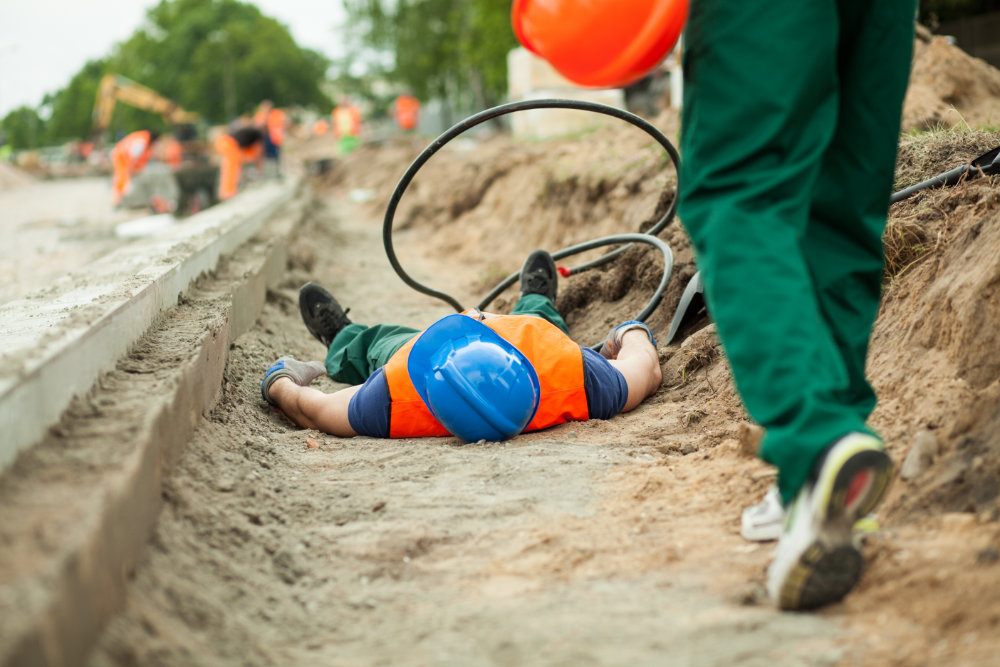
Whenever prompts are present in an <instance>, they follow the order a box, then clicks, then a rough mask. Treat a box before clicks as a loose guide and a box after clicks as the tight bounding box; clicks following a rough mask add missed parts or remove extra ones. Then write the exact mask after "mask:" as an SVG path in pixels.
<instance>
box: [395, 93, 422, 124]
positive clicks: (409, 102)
mask: <svg viewBox="0 0 1000 667" xmlns="http://www.w3.org/2000/svg"><path fill="white" fill-rule="evenodd" d="M392 115H393V117H394V118H395V119H396V125H398V126H399V129H401V130H402V131H403V132H411V131H412V130H414V129H416V127H417V123H418V122H419V120H420V100H418V99H417V98H416V97H414V96H413V95H410V94H409V93H403V94H402V95H400V96H399V97H397V98H396V100H395V101H394V102H393V103H392Z"/></svg>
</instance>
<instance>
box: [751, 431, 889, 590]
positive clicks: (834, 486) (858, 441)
mask: <svg viewBox="0 0 1000 667" xmlns="http://www.w3.org/2000/svg"><path fill="white" fill-rule="evenodd" d="M892 472H893V465H892V461H891V460H890V459H889V455H888V454H886V453H885V446H884V445H883V444H882V441H881V440H879V439H878V438H876V437H874V436H871V435H868V434H866V433H851V434H848V435H846V436H844V437H843V438H841V439H840V440H838V441H837V442H836V443H834V444H833V446H832V447H830V449H829V450H828V451H827V452H826V453H825V454H824V456H823V459H822V465H821V466H820V468H819V471H818V472H817V474H816V475H815V479H811V480H810V481H808V482H806V484H805V486H803V487H802V490H801V491H799V493H798V495H797V496H796V497H795V499H794V500H793V501H792V502H791V504H789V506H788V508H787V510H786V515H785V526H784V531H783V532H782V534H781V539H780V540H779V542H778V547H777V549H776V550H775V554H774V560H773V561H772V562H771V565H770V567H768V569H767V590H768V593H770V595H771V598H772V599H774V600H775V601H776V602H777V604H778V606H779V607H781V608H782V609H814V608H816V607H821V606H823V605H825V604H829V603H831V602H836V601H838V600H840V599H841V598H843V597H844V596H845V595H847V593H848V592H850V590H851V589H852V588H854V586H855V584H857V583H858V581H859V580H860V579H861V572H862V570H863V569H864V559H863V558H862V556H861V552H860V551H859V550H858V548H857V546H855V544H854V540H853V537H852V528H853V526H854V524H855V522H856V521H857V520H858V519H859V518H861V517H864V516H865V515H866V514H868V513H869V512H870V511H871V510H873V509H874V508H875V506H876V505H878V503H879V502H880V501H881V500H882V498H883V497H884V496H885V492H886V491H887V490H888V488H889V483H890V482H891V481H892Z"/></svg>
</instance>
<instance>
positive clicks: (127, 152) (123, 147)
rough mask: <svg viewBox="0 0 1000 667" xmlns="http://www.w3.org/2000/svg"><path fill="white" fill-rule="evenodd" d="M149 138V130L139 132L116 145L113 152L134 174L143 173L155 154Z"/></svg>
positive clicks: (127, 136)
mask: <svg viewBox="0 0 1000 667" xmlns="http://www.w3.org/2000/svg"><path fill="white" fill-rule="evenodd" d="M149 137H150V134H149V130H137V131H135V132H133V133H132V134H129V135H126V136H125V138H124V139H122V140H121V141H119V142H118V143H117V144H115V147H114V150H113V152H114V153H115V154H117V155H119V156H121V158H120V159H121V160H122V162H123V163H124V164H126V165H127V168H128V169H129V171H131V172H132V173H138V172H140V171H142V170H143V168H144V167H145V166H146V163H147V162H149V158H150V156H151V155H152V154H153V147H152V146H151V145H150V142H149ZM140 147H141V148H140ZM140 151H141V152H140ZM136 153H138V155H136Z"/></svg>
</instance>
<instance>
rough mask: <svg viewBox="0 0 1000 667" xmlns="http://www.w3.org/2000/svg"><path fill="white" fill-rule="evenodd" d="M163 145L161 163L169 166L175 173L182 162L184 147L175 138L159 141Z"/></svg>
mask: <svg viewBox="0 0 1000 667" xmlns="http://www.w3.org/2000/svg"><path fill="white" fill-rule="evenodd" d="M160 143H161V144H162V145H163V161H164V162H166V163H167V164H168V165H170V169H171V170H173V171H177V170H178V169H180V168H181V163H182V162H183V161H184V147H183V146H182V145H181V142H179V141H177V139H176V138H175V137H166V138H165V139H163V140H161V141H160Z"/></svg>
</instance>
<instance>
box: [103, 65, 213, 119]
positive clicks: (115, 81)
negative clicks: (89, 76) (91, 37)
mask: <svg viewBox="0 0 1000 667" xmlns="http://www.w3.org/2000/svg"><path fill="white" fill-rule="evenodd" d="M117 102H124V103H125V104H129V105H131V106H134V107H137V108H139V109H146V110H148V111H152V112H154V113H158V114H160V115H161V116H163V119H164V120H165V121H167V122H168V123H170V124H171V125H193V124H195V123H197V122H198V118H199V117H198V114H196V113H193V112H191V111H185V110H184V109H182V108H181V107H180V106H179V105H178V104H177V103H176V102H174V101H173V100H170V99H167V98H166V97H164V96H163V95H160V94H159V93H158V92H156V91H155V90H153V89H152V88H147V87H146V86H144V85H142V84H141V83H136V82H135V81H132V80H131V79H129V78H126V77H124V76H122V75H121V74H105V75H104V77H103V78H102V79H101V84H100V86H99V87H98V89H97V101H96V102H95V103H94V131H95V132H103V131H104V130H106V129H108V126H109V125H110V124H111V115H112V114H113V113H114V111H115V104H116V103H117Z"/></svg>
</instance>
